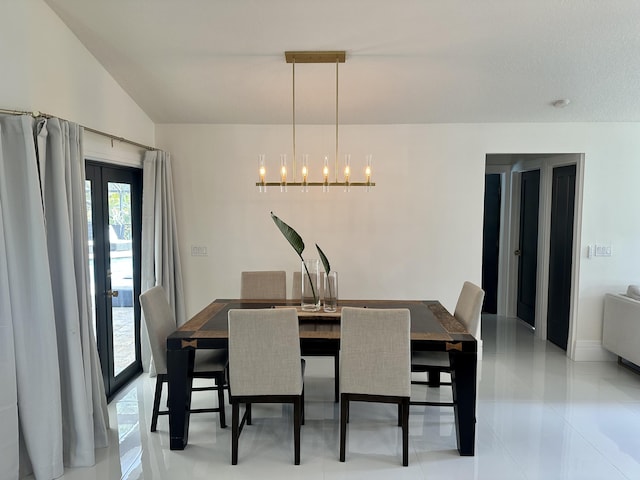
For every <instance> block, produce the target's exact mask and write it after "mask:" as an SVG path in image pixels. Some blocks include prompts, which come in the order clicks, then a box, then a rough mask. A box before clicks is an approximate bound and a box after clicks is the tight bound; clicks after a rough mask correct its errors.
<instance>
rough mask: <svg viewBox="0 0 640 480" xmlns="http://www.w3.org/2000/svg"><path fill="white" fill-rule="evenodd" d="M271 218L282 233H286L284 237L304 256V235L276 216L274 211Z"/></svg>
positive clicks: (300, 255)
mask: <svg viewBox="0 0 640 480" xmlns="http://www.w3.org/2000/svg"><path fill="white" fill-rule="evenodd" d="M271 218H272V219H273V221H274V222H275V224H276V226H277V227H278V228H279V229H280V231H281V232H282V235H284V238H286V239H287V240H288V241H289V243H290V244H291V246H292V247H293V249H294V250H295V251H296V253H297V254H298V256H299V257H300V258H302V252H303V250H304V242H303V241H302V237H301V236H300V235H298V232H296V231H295V230H294V229H293V228H291V227H290V226H289V225H287V224H286V223H284V222H283V221H282V220H280V219H279V218H278V217H276V216H275V215H274V214H273V212H271Z"/></svg>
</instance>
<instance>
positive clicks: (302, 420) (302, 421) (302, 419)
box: [301, 385, 304, 425]
mask: <svg viewBox="0 0 640 480" xmlns="http://www.w3.org/2000/svg"><path fill="white" fill-rule="evenodd" d="M301 408H302V418H301V423H302V425H304V385H303V386H302V406H301Z"/></svg>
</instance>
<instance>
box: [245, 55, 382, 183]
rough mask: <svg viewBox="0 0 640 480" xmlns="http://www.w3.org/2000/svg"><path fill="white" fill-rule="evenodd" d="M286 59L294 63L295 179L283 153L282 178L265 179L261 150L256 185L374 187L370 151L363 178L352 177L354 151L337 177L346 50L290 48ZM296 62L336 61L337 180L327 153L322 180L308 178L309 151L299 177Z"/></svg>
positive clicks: (336, 174) (346, 156)
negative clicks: (340, 93) (342, 65)
mask: <svg viewBox="0 0 640 480" xmlns="http://www.w3.org/2000/svg"><path fill="white" fill-rule="evenodd" d="M285 60H286V62H287V63H291V64H292V138H293V162H292V167H293V175H292V180H293V181H288V180H287V173H288V172H287V166H286V155H284V154H283V155H281V157H280V181H279V182H267V181H266V180H265V177H266V166H265V156H264V155H263V154H261V155H260V156H259V177H260V179H259V181H258V182H256V186H257V187H259V191H260V192H263V191H266V187H277V186H279V187H280V190H281V191H282V192H286V191H287V186H297V187H302V191H307V190H306V189H307V187H316V186H321V187H323V189H324V191H325V192H326V191H328V189H329V187H336V186H341V187H344V188H345V191H347V192H348V191H349V188H350V187H352V186H353V187H367V191H369V187H374V186H375V185H376V184H375V182H372V181H371V155H367V156H366V168H365V178H366V181H364V182H352V181H351V165H350V163H351V155H345V167H344V181H342V182H340V181H338V146H339V144H338V139H339V137H338V133H339V131H338V125H339V121H338V120H339V118H338V113H339V110H338V105H339V102H338V99H339V96H338V87H339V81H338V79H339V77H338V66H339V64H340V63H345V61H346V52H345V51H344V50H339V51H287V52H285ZM296 63H335V64H336V115H335V118H336V129H335V134H336V143H335V147H336V148H335V162H334V181H330V180H329V165H328V161H327V157H325V160H324V168H323V170H322V175H323V177H324V180H323V181H322V182H309V181H307V176H308V174H309V168H308V167H309V166H308V155H304V159H303V165H302V181H296V174H297V168H296V161H297V152H296Z"/></svg>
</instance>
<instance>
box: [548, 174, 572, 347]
mask: <svg viewBox="0 0 640 480" xmlns="http://www.w3.org/2000/svg"><path fill="white" fill-rule="evenodd" d="M575 187H576V166H575V165H566V166H564V167H556V168H554V169H553V184H552V191H551V235H550V239H549V306H548V310H547V340H549V341H550V342H552V343H554V344H556V345H557V346H559V347H560V348H562V349H563V350H566V349H567V340H568V337H569V314H570V308H571V302H570V298H571V265H572V258H573V216H574V214H573V212H574V206H575Z"/></svg>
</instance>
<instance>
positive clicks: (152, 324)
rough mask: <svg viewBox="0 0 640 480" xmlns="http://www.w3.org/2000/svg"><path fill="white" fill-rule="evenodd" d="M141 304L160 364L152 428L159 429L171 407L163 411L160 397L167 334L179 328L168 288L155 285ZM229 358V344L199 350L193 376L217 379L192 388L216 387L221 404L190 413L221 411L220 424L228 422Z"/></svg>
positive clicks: (165, 380) (164, 376) (164, 377)
mask: <svg viewBox="0 0 640 480" xmlns="http://www.w3.org/2000/svg"><path fill="white" fill-rule="evenodd" d="M140 304H141V306H142V312H143V314H144V321H145V324H146V326H147V332H148V335H149V343H150V345H151V356H152V358H153V363H154V364H155V368H156V373H157V377H156V390H155V395H154V398H153V412H152V414H151V431H152V432H155V431H156V426H157V424H158V415H167V414H168V413H169V411H168V410H164V411H160V397H161V396H162V387H163V385H164V384H165V383H167V384H168V382H169V377H168V375H167V336H169V335H170V334H171V333H173V332H174V331H175V329H176V322H175V315H174V313H173V310H171V307H170V306H169V302H168V301H167V296H166V293H165V291H164V288H162V287H161V286H155V287H153V288H150V289H149V290H147V291H146V292H144V293H142V294H141V295H140ZM227 362H228V352H227V349H226V348H221V349H215V350H196V352H195V360H194V367H193V378H205V379H213V380H214V381H215V385H214V386H208V387H191V391H208V390H216V391H217V392H218V407H216V408H200V409H192V410H189V412H190V413H205V412H213V413H216V412H217V413H218V414H219V418H220V427H221V428H225V427H226V426H227V424H226V419H225V411H224V388H225V369H226V367H227Z"/></svg>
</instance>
